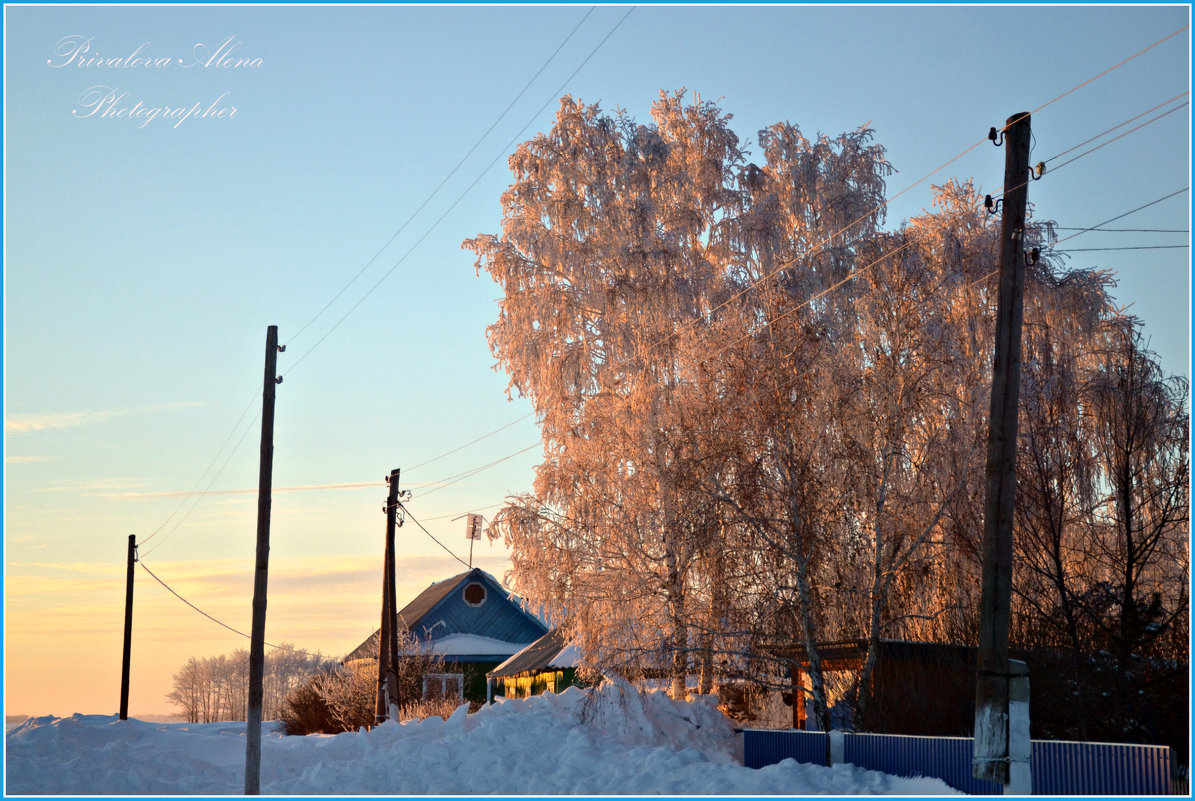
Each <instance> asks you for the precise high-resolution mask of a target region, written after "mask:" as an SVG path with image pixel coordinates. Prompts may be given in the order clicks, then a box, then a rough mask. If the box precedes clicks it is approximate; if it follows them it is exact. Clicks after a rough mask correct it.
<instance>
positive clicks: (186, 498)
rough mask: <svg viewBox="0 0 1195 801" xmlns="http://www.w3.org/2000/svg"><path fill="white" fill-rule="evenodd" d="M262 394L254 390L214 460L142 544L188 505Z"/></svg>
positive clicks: (180, 521)
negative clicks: (254, 402)
mask: <svg viewBox="0 0 1195 801" xmlns="http://www.w3.org/2000/svg"><path fill="white" fill-rule="evenodd" d="M260 395H261V390H260V389H259V390H256V391H255V392H254V394H253V397H251V398H250V399H249V403H248V404H246V405H245V408H244V410H243V411H242V412H241V415H240V417H238V418H237V421H236V422H235V423H233V425H232V430H231V431H229V432H228V436H227V437H225V438H224V442H223V443H221V444H220V447H219V448H217V449H216V454H215V455H214V456H213V457H212V460H211V461H210V462H208V465H207V467H206V468H204V470H203V472H202V473H201V474H200V475H199V478H198V479H197V480H196V481H195V486H193V487H191V489H190V491H189V492H187V494H186V495H184V496H183V499H182V500H181V501H179V504H178V506H176V507H175V508H174V511H173V512H171V513H170V515H169V516H168V517H167V518H166V519H165V520H164V521H162V524H161V525H159V526H158V527H157V528H156V529H154V530H153V533H151V534H150V535H149V536H148V537H146V538H145V539H144V540H142V541H141V545H145V543H147V542H149V541H150V540H152V539H153V538H154V537H155V536H157V534H158V532H159V531H161V530H162V529H163V528H165V527H166V525H167V524H168V523H169V522H170V521H171V520H172V519H173V518H174V516H175V515H176V514H178V511H179V509H182V508H183V506H185V505H186V503H187V501H189V500H190V499H191V496H193V495H194V494H195V490H196V489H198V488H199V485H200V484H202V483H203V479H204V477H205V476H207V474H208V471H209V470H211V469H212V465H214V464H215V463H216V460H217V459H219V458H220V454H221V453H223V452H224V447H225V446H226V445H227V444H228V442H229V440H231V439H232V436H233V434H235V433H236V432H237V429H238V428H240V426H241V421H242V420H243V419H245V415H246V414H248V413H249V409H250V408H252V407H253V401H255V400H257V398H258V397H259V396H260ZM243 436H244V435H242V438H243ZM221 469H223V468H221ZM216 475H219V473H217V474H216ZM185 519H186V515H184V516H183V518H182V519H180V520H179V523H182V521H183V520H185ZM175 528H178V524H177V523H176V524H175ZM171 531H172V532H173V531H174V529H171ZM167 536H169V535H167Z"/></svg>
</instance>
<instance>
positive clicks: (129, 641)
mask: <svg viewBox="0 0 1195 801" xmlns="http://www.w3.org/2000/svg"><path fill="white" fill-rule="evenodd" d="M136 561H137V535H136V534H130V535H129V567H128V576H127V578H126V579H125V586H124V659H123V660H122V662H121V664H120V719H121V720H128V719H129V663H130V661H131V660H132V656H133V563H134V562H136Z"/></svg>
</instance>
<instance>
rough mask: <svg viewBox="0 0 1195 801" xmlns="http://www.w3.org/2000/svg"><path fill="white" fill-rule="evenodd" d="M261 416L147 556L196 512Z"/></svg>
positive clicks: (253, 420) (249, 425)
mask: <svg viewBox="0 0 1195 801" xmlns="http://www.w3.org/2000/svg"><path fill="white" fill-rule="evenodd" d="M242 417H243V415H242ZM259 417H261V412H260V411H258V413H257V414H255V415H254V416H253V419H252V420H250V421H249V424H248V425H247V426H245V430H244V431H242V432H241V436H240V438H239V439H238V440H237V442H236V445H234V446H233V447H232V449H231V450H230V451H229V452H228V456H226V457H225V458H224V463H223V464H221V465H220V469H219V470H217V471H216V472H215V473H214V474H213V475H212V478H211V480H210V481H208V483H207V486H206V487H204V488H203V492H200V493H197V494H195V493H193V494H194V501H193V502H192V503H191V508H189V509H188V510H187V511H186V512H184V513H183V516H182V517H180V518H179V519H178V522H177V523H175V524H174V526H173V527H171V529H170V531H168V532H166V535H165V536H164V537H162V539H160V540H158V542H157V544H156V545H154V546H153V547H152V548H150V549H149V550H148V551H146V552H145V555H146V556H149V555H150V554H151V553H153V552H154V551H156V550H157V549H158V548H161V547H162V543H164V542H166V541H167V540H169V539H170V536H171V535H172V534H174V532H175V531H177V530H178V527H179V526H181V525H182V524H183V523H184V522H186V520H187V518H188V517H190V516H191V513H192V512H194V511H195V509H196V507H198V506H199V503H200V501H202V500H203V499H204V498H205V497H206V496H207V494H208V492H209V491H210V490H211V488H212V485H213V484H215V483H216V479H218V478H219V477H220V475H221V474H222V473H223V472H224V468H226V467H228V463H229V462H230V461H232V457H233V456H235V455H236V453H237V451H238V450H240V448H241V443H243V442H244V441H245V437H247V436H248V435H249V432H250V431H252V430H253V424H254V423H255V422H257V418H259ZM233 430H234V431H235V429H233ZM218 455H219V454H218V453H217V456H218ZM146 541H147V542H148V540H146Z"/></svg>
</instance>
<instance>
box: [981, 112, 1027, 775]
mask: <svg viewBox="0 0 1195 801" xmlns="http://www.w3.org/2000/svg"><path fill="white" fill-rule="evenodd" d="M993 141H994V139H993ZM1029 180H1030V178H1029V114H1028V112H1022V113H1020V114H1014V115H1013V116H1011V117H1009V118H1008V120H1007V121H1006V125H1005V128H1004V200H1003V204H1004V209H1003V216H1002V218H1001V220H1000V289H999V300H998V305H997V307H996V355H995V362H994V364H993V367H992V397H991V408H990V412H989V415H988V457H987V488H986V494H985V497H984V509H983V587H982V594H981V596H980V613H979V665H978V674H977V676H976V681H975V746H974V751H973V752H972V774H973V775H974V776H975V778H978V779H986V780H988V781H994V782H999V783H1001V784H1005V785H1007V784H1008V783H1009V764H1010V763H1009V759H1010V754H1009V680H1010V678H1011V676H1010V673H1011V671H1010V670H1009V659H1008V630H1009V607H1010V596H1011V595H1012V515H1013V499H1014V496H1015V494H1016V454H1017V402H1018V395H1019V388H1020V380H1021V320H1022V317H1023V304H1022V295H1023V294H1024V290H1025V255H1024V239H1025V205H1026V199H1027V196H1028V191H1027V184H1028V182H1029Z"/></svg>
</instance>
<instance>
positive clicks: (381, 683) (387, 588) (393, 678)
mask: <svg viewBox="0 0 1195 801" xmlns="http://www.w3.org/2000/svg"><path fill="white" fill-rule="evenodd" d="M398 476H399V470H398V468H395V469H393V470H391V471H390V475H388V476H387V477H386V483H387V484H389V485H390V491H389V492H388V493H387V495H386V505H385V507H383V511H384V512H385V513H386V557H385V559H384V560H383V568H382V574H383V575H382V630H381V632H380V636H379V637H378V640H379V642H378V696H377V704H376V706H375V708H374V721H375V722H376V723H382V722H384V721H386V720H387V719H389V720H395V721H397V720H398V609H397V606H398V601H397V597H396V590H395V586H394V584H395V578H394V574H395V565H394V562H395V559H394V530H395V528H397V526H398V509H399V507H400V506H401V503H400V502H399V498H400V493H399V491H398Z"/></svg>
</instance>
